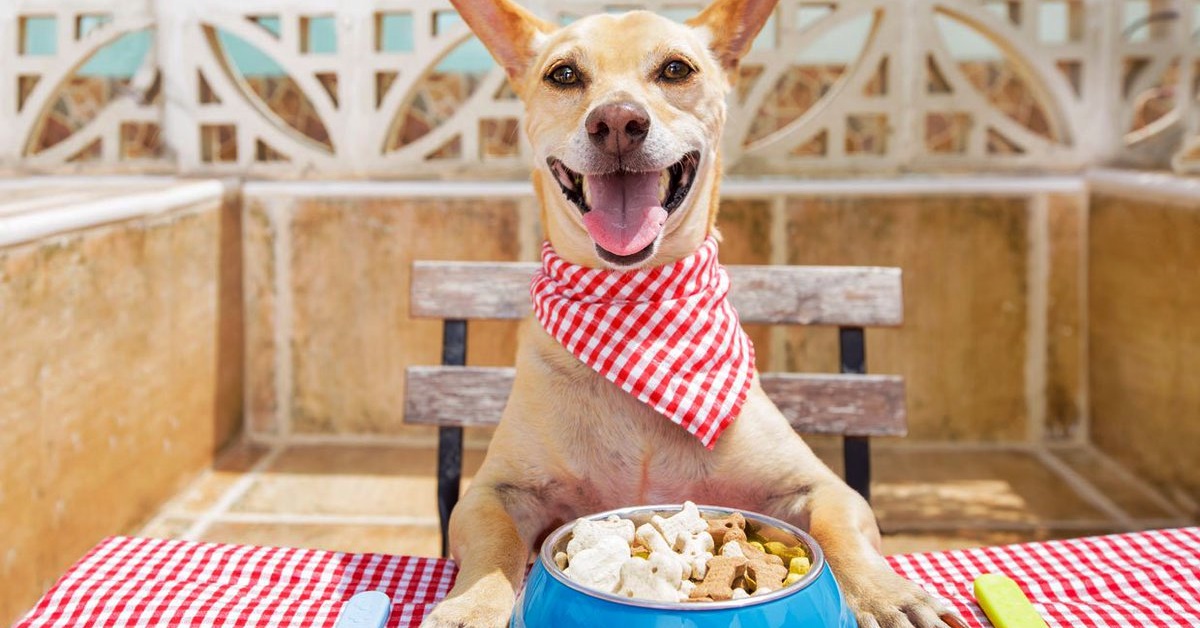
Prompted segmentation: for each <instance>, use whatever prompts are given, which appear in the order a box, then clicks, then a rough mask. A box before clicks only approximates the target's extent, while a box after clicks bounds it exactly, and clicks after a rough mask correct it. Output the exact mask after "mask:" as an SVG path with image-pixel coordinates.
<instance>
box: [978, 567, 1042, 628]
mask: <svg viewBox="0 0 1200 628" xmlns="http://www.w3.org/2000/svg"><path fill="white" fill-rule="evenodd" d="M975 599H977V600H979V606H980V607H981V608H983V612H984V613H987V616H988V619H990V620H992V624H994V625H995V626H996V628H1047V626H1046V622H1045V620H1043V619H1042V616H1041V615H1038V612H1037V609H1035V608H1034V607H1033V604H1030V603H1029V598H1027V597H1025V594H1024V593H1023V592H1022V591H1021V587H1019V586H1017V583H1016V582H1013V580H1012V578H1009V577H1008V576H1002V575H1000V574H996V573H988V574H983V575H982V576H979V577H978V578H976V579H975Z"/></svg>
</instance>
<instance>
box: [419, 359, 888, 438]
mask: <svg viewBox="0 0 1200 628" xmlns="http://www.w3.org/2000/svg"><path fill="white" fill-rule="evenodd" d="M513 373H514V371H513V369H511V368H501V367H471V366H469V367H443V366H414V367H409V369H408V384H407V386H406V390H407V394H406V398H405V405H404V421H405V422H406V423H415V424H423V425H442V426H446V425H462V426H487V425H495V424H496V423H498V422H499V421H500V415H501V413H502V412H503V411H504V405H505V403H507V401H508V394H509V391H510V390H511V389H512V381H513ZM761 377H762V386H763V389H764V390H765V391H766V393H767V396H768V397H770V398H771V400H772V401H774V402H775V405H776V406H778V407H779V410H780V411H781V412H783V415H784V416H785V417H787V419H788V421H789V422H791V424H792V427H794V428H796V430H797V431H799V432H805V433H809V434H844V435H850V436H903V435H904V434H905V432H906V430H907V427H906V423H905V421H906V417H905V412H904V381H903V380H902V379H901V378H900V377H897V376H893V375H814V374H800V373H763V374H762V376H761Z"/></svg>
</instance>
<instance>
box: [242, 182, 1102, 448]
mask: <svg viewBox="0 0 1200 628" xmlns="http://www.w3.org/2000/svg"><path fill="white" fill-rule="evenodd" d="M1081 189H1082V188H1081ZM1085 204H1086V197H1085V196H1084V195H1083V193H1082V192H1080V193H1077V194H1073V193H1054V192H1035V191H1031V192H1029V193H1021V192H1013V191H1008V192H1006V193H1004V194H1002V195H987V194H967V193H963V194H960V195H949V196H947V195H926V196H921V195H903V196H896V195H887V196H882V195H877V196H866V195H858V194H839V195H837V196H829V197H819V196H811V195H786V194H770V195H763V196H761V197H754V196H748V195H746V194H745V193H742V194H740V195H739V196H738V197H736V198H728V199H726V200H725V201H724V204H723V207H722V213H721V218H720V220H719V225H720V228H721V231H722V233H723V235H724V243H723V245H722V259H723V260H724V261H725V262H726V263H729V264H772V263H775V264H853V265H888V266H900V267H901V268H903V270H904V289H905V324H904V326H903V327H902V328H900V329H895V330H872V331H871V332H869V341H868V364H869V368H870V370H871V371H873V372H879V373H898V374H902V375H904V376H905V377H907V378H908V406H909V424H910V436H911V437H912V438H915V439H922V440H932V439H938V440H941V439H952V440H987V441H997V440H1000V441H1028V440H1034V439H1039V438H1041V437H1042V436H1043V435H1046V436H1049V437H1054V438H1062V439H1073V438H1079V437H1081V435H1082V430H1081V426H1082V425H1083V424H1084V416H1083V411H1082V400H1083V392H1082V381H1083V355H1084V354H1083V352H1084V345H1083V342H1082V336H1083V334H1082V328H1081V325H1082V313H1081V309H1082V294H1083V293H1082V290H1083V286H1082V282H1081V278H1082V277H1081V275H1080V272H1081V263H1080V259H1079V256H1080V255H1081V254H1082V246H1081V244H1080V238H1081V237H1082V230H1081V229H1080V224H1081V221H1082V219H1083V210H1084V206H1085ZM245 228H246V250H245V258H246V264H247V284H246V291H247V292H246V294H247V317H248V319H247V320H248V330H247V333H248V340H249V345H248V346H249V355H248V364H249V372H248V376H249V378H250V379H249V384H248V390H250V391H251V396H252V403H251V407H250V417H251V425H252V426H253V429H254V431H255V433H257V434H260V435H278V434H285V433H291V434H303V435H309V436H318V437H319V436H325V435H337V436H346V435H351V436H353V435H367V434H369V435H375V436H376V437H377V436H379V435H386V436H389V437H394V438H398V439H401V440H404V439H409V440H421V439H426V440H430V439H431V438H432V432H430V431H429V430H427V429H426V428H416V427H409V426H404V425H403V423H402V418H403V417H402V406H403V392H404V388H403V386H404V370H405V368H406V367H407V366H410V365H414V364H436V363H438V361H439V359H440V340H441V337H440V326H439V324H438V323H436V322H432V321H414V320H411V319H410V318H409V317H408V314H407V310H408V294H407V293H408V273H409V265H410V264H411V262H412V260H415V259H422V258H425V259H439V258H440V259H474V260H513V259H526V260H532V259H536V251H537V247H538V244H539V241H540V231H539V228H538V225H537V209H536V207H535V206H533V205H532V201H530V200H528V199H525V198H523V197H518V198H515V199H504V198H478V199H464V200H444V199H442V200H434V199H421V198H399V197H396V196H391V197H383V196H374V197H373V196H361V195H360V196H354V197H350V196H343V197H314V196H312V195H308V196H292V195H283V194H280V193H266V192H262V193H259V192H254V193H250V194H249V195H248V197H247V203H246V213H245ZM512 329H513V326H512V324H511V323H473V324H472V330H471V335H470V343H469V345H470V349H471V351H470V356H469V361H470V362H471V363H475V364H507V363H511V360H512V353H513V350H514V346H513V338H512ZM750 333H751V335H752V337H753V339H754V341H755V343H756V346H757V347H758V353H759V365H760V368H763V369H764V370H784V369H786V370H806V371H835V370H836V368H837V354H836V332H835V330H832V329H803V328H792V329H781V328H780V329H770V328H766V327H755V328H753V329H751V330H750ZM1029 347H1033V349H1032V350H1031V349H1029Z"/></svg>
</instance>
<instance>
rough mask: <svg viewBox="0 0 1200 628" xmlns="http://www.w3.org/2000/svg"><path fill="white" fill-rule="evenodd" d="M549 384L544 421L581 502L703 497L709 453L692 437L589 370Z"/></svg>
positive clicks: (612, 503)
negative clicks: (549, 407)
mask: <svg viewBox="0 0 1200 628" xmlns="http://www.w3.org/2000/svg"><path fill="white" fill-rule="evenodd" d="M585 368H586V367H585ZM548 388H549V389H550V390H556V391H559V392H558V393H557V394H555V395H553V399H554V405H555V406H556V407H555V409H554V411H553V413H552V416H553V417H554V419H553V421H552V423H550V424H549V426H548V427H549V428H550V429H551V430H552V431H553V435H552V440H553V442H554V443H555V446H556V448H559V449H560V450H561V457H560V458H559V459H560V460H561V461H562V464H563V465H565V466H566V467H567V468H566V469H565V471H566V472H567V473H566V477H565V478H563V479H564V480H567V483H566V484H567V486H570V485H571V484H577V485H578V486H576V487H575V488H576V489H579V488H582V489H583V490H574V491H573V493H574V494H576V495H578V496H579V497H581V498H583V499H584V500H585V501H588V502H592V503H584V504H580V505H581V506H584V507H586V508H595V507H597V506H598V507H601V508H607V507H619V506H624V505H628V504H630V503H651V502H671V501H678V500H680V499H683V498H688V499H702V497H703V496H701V495H698V494H697V493H699V492H701V491H702V488H703V487H704V486H706V485H708V484H710V483H711V479H712V478H711V470H712V466H713V464H714V459H713V454H712V452H710V451H709V450H707V449H705V448H704V447H703V446H702V445H701V444H700V441H699V440H697V439H696V438H695V437H694V436H692V435H691V434H688V433H687V432H686V431H684V430H683V429H682V428H680V427H679V426H677V425H675V424H674V423H671V422H670V421H669V420H668V419H667V418H666V417H664V416H663V415H661V414H659V413H657V412H655V411H654V410H653V409H651V408H650V407H649V406H646V405H645V404H643V403H641V402H639V401H638V400H636V399H634V398H633V397H632V396H630V395H629V394H627V393H625V392H623V391H622V390H620V389H619V388H617V387H616V386H615V385H613V384H612V383H610V382H608V381H607V380H605V379H604V378H603V377H601V376H600V375H598V374H595V373H593V372H590V371H586V372H582V371H580V372H575V373H573V375H572V376H571V377H570V378H569V379H568V380H563V379H560V380H558V381H555V382H554V383H553V384H551V385H550V386H549V387H548Z"/></svg>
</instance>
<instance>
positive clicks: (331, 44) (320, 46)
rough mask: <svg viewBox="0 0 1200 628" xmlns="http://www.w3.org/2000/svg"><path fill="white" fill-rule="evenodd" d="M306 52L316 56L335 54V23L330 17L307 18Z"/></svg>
mask: <svg viewBox="0 0 1200 628" xmlns="http://www.w3.org/2000/svg"><path fill="white" fill-rule="evenodd" d="M308 51H309V52H310V53H312V54H318V55H331V54H336V53H337V22H336V21H335V20H334V18H333V17H332V16H328V15H326V16H321V17H310V18H308Z"/></svg>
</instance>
